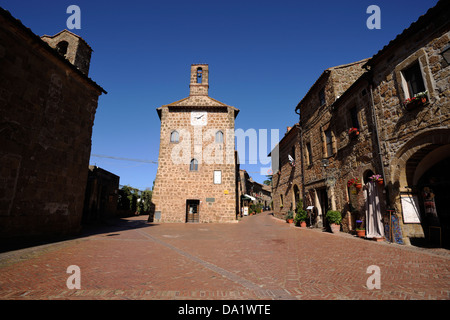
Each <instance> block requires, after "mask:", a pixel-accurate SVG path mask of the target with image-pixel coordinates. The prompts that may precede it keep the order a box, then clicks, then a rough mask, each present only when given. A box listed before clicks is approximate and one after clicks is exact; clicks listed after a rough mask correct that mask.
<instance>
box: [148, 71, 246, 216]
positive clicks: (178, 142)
mask: <svg viewBox="0 0 450 320" xmlns="http://www.w3.org/2000/svg"><path fill="white" fill-rule="evenodd" d="M208 90H209V66H208V65H207V64H193V65H191V73H190V94H189V96H188V97H187V98H184V99H182V100H179V101H176V102H173V103H171V104H168V105H163V106H161V107H160V108H158V109H157V112H158V115H159V118H160V120H161V133H160V147H159V159H158V171H157V174H156V179H155V185H154V188H153V196H152V202H153V203H154V210H155V212H154V215H153V221H154V222H177V223H195V222H200V223H208V222H235V221H237V220H236V219H237V213H238V210H237V207H238V197H237V183H236V181H237V175H238V171H239V170H238V164H237V156H236V152H235V142H234V141H235V139H234V126H235V118H236V116H237V115H238V113H239V110H238V109H236V108H234V107H232V106H229V105H226V104H224V103H222V102H219V101H217V100H215V99H213V98H211V97H209V95H208Z"/></svg>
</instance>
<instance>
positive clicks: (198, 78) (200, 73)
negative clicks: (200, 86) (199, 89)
mask: <svg viewBox="0 0 450 320" xmlns="http://www.w3.org/2000/svg"><path fill="white" fill-rule="evenodd" d="M202 76H203V69H202V68H198V69H197V83H202Z"/></svg>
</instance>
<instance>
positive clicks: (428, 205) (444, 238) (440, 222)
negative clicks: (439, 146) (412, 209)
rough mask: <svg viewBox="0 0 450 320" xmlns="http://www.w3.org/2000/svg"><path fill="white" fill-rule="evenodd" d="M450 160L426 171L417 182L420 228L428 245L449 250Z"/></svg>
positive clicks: (443, 161)
mask: <svg viewBox="0 0 450 320" xmlns="http://www.w3.org/2000/svg"><path fill="white" fill-rule="evenodd" d="M449 166H450V158H447V159H444V160H442V161H440V162H439V163H437V164H435V165H434V166H433V167H431V168H430V169H429V170H427V171H426V172H425V173H424V174H423V175H422V176H421V178H420V179H419V181H418V188H419V191H420V200H421V201H420V206H421V215H422V219H421V220H422V227H423V229H424V234H425V237H426V239H427V240H428V242H429V244H431V245H435V246H441V247H444V248H450V205H449V203H450V192H449V190H450V170H448V168H449Z"/></svg>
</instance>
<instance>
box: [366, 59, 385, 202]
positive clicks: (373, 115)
mask: <svg viewBox="0 0 450 320" xmlns="http://www.w3.org/2000/svg"><path fill="white" fill-rule="evenodd" d="M365 68H366V67H365ZM366 70H367V71H368V76H369V79H368V82H369V89H370V100H371V111H372V112H371V113H372V122H373V124H374V126H375V136H376V141H377V147H378V156H379V161H380V166H381V175H382V176H383V180H384V182H385V185H384V189H385V191H386V205H387V208H389V207H390V199H389V192H388V189H387V187H386V182H387V181H386V175H385V172H384V162H383V155H382V153H381V144H380V138H379V134H378V121H377V116H376V112H375V103H374V100H373V86H372V84H373V73H372V70H368V69H367V68H366Z"/></svg>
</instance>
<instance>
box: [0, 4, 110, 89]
mask: <svg viewBox="0 0 450 320" xmlns="http://www.w3.org/2000/svg"><path fill="white" fill-rule="evenodd" d="M0 16H2V17H4V18H5V19H6V20H8V21H10V22H11V23H12V24H13V25H15V26H16V27H17V28H18V29H20V30H22V31H23V32H24V33H25V34H26V35H28V36H29V37H30V38H31V39H32V40H34V41H35V42H36V43H38V44H39V45H40V46H41V47H42V48H44V49H45V50H47V52H49V53H50V54H51V55H53V56H54V57H56V58H57V59H59V60H60V61H62V62H63V63H65V64H66V66H67V67H69V68H70V69H72V70H73V71H74V72H75V73H77V74H78V75H79V76H80V77H82V78H83V79H85V80H86V81H87V82H88V83H89V84H90V85H92V86H93V87H94V88H96V89H98V90H99V91H100V92H103V93H105V94H107V92H106V91H105V89H103V88H102V87H101V86H99V85H98V84H97V83H96V82H95V81H94V80H92V79H91V78H89V77H88V76H86V75H85V74H84V73H83V72H81V71H80V70H79V69H78V68H77V67H76V66H74V65H73V64H72V63H70V62H69V61H68V60H67V59H66V58H64V57H63V56H62V55H60V54H59V53H58V52H57V51H56V50H55V49H53V48H52V47H50V45H49V44H48V43H46V42H45V41H44V40H42V39H41V38H40V37H39V36H38V35H36V34H35V33H34V32H33V31H31V29H30V28H27V27H26V26H25V25H23V23H22V22H21V21H20V20H19V19H16V18H14V17H13V15H12V14H11V13H10V12H9V11H7V10H5V9H3V8H2V7H0ZM63 31H64V30H63ZM63 31H61V32H63ZM61 32H60V33H61ZM69 32H70V31H69ZM58 34H59V33H58ZM77 37H79V36H77ZM79 38H80V37H79ZM83 41H84V40H83Z"/></svg>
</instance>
